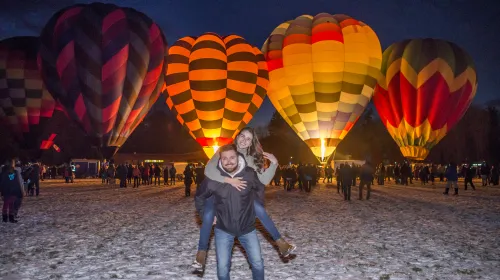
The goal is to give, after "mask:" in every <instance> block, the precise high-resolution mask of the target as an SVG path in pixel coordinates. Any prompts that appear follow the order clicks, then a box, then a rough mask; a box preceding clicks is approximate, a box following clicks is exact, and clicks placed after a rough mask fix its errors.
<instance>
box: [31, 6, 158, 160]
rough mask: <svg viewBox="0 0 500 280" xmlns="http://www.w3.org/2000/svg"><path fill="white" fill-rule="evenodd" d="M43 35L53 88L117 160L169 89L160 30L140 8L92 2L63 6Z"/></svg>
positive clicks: (44, 63) (45, 68) (45, 67)
mask: <svg viewBox="0 0 500 280" xmlns="http://www.w3.org/2000/svg"><path fill="white" fill-rule="evenodd" d="M40 38H41V41H42V47H41V51H40V57H41V60H40V69H41V72H42V78H43V80H44V81H45V84H46V85H47V88H48V89H49V90H50V92H51V93H53V94H54V95H55V96H56V98H57V99H58V100H59V101H61V103H62V104H63V106H64V107H65V108H66V109H67V111H68V112H69V114H70V116H71V117H72V118H73V119H74V120H75V121H77V122H78V123H79V124H80V125H81V127H82V128H83V129H84V131H85V132H86V133H87V134H88V135H89V136H91V137H92V138H94V139H95V140H96V141H95V143H93V144H95V145H96V146H98V147H100V149H101V152H102V154H103V155H104V157H106V158H109V157H111V156H112V155H113V154H114V153H115V152H116V150H117V149H118V148H119V147H120V146H121V145H122V144H123V143H124V142H125V141H126V139H127V138H128V137H129V136H130V134H131V133H132V132H133V131H134V129H135V128H136V127H137V126H138V125H139V124H140V123H141V122H142V120H143V119H144V117H145V116H146V114H147V112H148V111H149V109H150V108H151V106H152V105H153V104H154V103H155V101H156V100H157V99H158V97H159V94H160V91H161V89H162V87H163V75H162V72H163V67H164V60H165V44H166V42H165V39H164V36H163V34H162V32H161V30H160V28H159V27H158V26H157V25H156V24H155V23H154V22H153V21H152V20H151V19H150V18H148V17H147V16H146V15H144V14H142V13H140V12H138V11H136V10H133V9H130V8H121V7H118V6H115V5H112V4H102V3H93V4H90V5H75V6H72V7H69V8H66V9H63V10H61V11H59V12H58V13H56V14H55V15H54V16H53V17H52V18H51V19H50V20H49V22H48V23H47V24H46V26H45V27H44V29H43V31H42V35H41V37H40Z"/></svg>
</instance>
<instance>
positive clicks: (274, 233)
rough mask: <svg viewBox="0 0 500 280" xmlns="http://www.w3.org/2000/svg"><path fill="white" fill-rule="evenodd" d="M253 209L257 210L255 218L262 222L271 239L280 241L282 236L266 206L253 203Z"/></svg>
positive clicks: (256, 202)
mask: <svg viewBox="0 0 500 280" xmlns="http://www.w3.org/2000/svg"><path fill="white" fill-rule="evenodd" d="M253 208H254V209H255V216H257V218H259V220H260V222H261V223H262V225H263V226H264V228H265V229H266V230H267V232H269V234H270V235H271V237H272V238H273V240H274V241H276V240H278V239H280V238H281V234H280V233H279V231H278V229H277V228H276V226H275V225H274V222H273V220H271V217H269V215H268V214H267V211H266V209H265V208H264V206H263V205H262V204H261V203H259V202H258V201H256V200H255V201H254V202H253Z"/></svg>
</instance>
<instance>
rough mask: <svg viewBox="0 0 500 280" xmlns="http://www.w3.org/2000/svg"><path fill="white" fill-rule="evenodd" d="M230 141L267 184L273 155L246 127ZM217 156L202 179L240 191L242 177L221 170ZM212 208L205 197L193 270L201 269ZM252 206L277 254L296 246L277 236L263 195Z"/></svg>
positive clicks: (274, 162)
mask: <svg viewBox="0 0 500 280" xmlns="http://www.w3.org/2000/svg"><path fill="white" fill-rule="evenodd" d="M234 143H235V144H236V148H237V151H238V152H239V153H240V154H241V155H242V156H243V157H244V161H245V163H246V165H247V166H248V167H250V168H252V169H254V170H255V171H256V172H257V178H258V179H259V181H260V182H261V183H262V184H264V186H266V185H268V184H269V183H270V182H271V180H272V179H273V178H274V172H275V171H276V168H277V166H278V160H277V159H276V157H274V155H272V154H269V153H265V152H264V151H263V150H262V146H261V145H260V142H259V139H258V138H257V135H256V134H255V131H254V130H253V129H252V128H250V127H245V128H243V129H242V130H241V131H240V132H239V134H238V135H237V136H236V138H235V141H234ZM220 158H221V157H220V153H219V152H217V153H216V154H215V155H214V156H213V157H212V158H211V159H210V160H209V162H208V163H207V165H206V166H205V176H206V179H209V180H211V181H217V182H218V183H220V184H223V185H221V186H231V187H233V188H235V189H236V190H237V191H241V192H243V191H244V190H245V189H246V188H247V185H248V182H247V181H246V179H245V178H243V177H240V176H236V177H231V176H227V174H225V173H221V170H220V169H221V168H220V164H221V161H220ZM265 159H267V160H269V161H270V164H269V167H268V168H267V169H265V170H264V168H263V166H264V161H265ZM291 172H292V173H294V174H295V171H294V170H293V169H291ZM294 176H295V175H294ZM287 177H288V176H287ZM214 207H215V206H214V199H213V198H208V199H207V201H206V202H205V203H204V210H203V215H202V216H201V217H202V226H201V229H200V240H199V243H198V252H197V254H196V259H195V261H194V262H193V267H195V268H197V269H203V268H204V267H205V261H206V255H207V250H208V243H209V240H210V232H211V230H212V223H213V220H214V216H215V211H214ZM254 208H255V213H256V216H257V218H259V220H260V221H261V223H262V225H263V226H264V228H265V229H266V230H267V232H269V233H270V235H271V237H272V238H273V240H274V241H275V242H276V245H278V248H279V251H280V254H281V255H282V256H283V257H287V256H288V255H289V254H290V253H291V252H293V251H294V250H295V249H296V246H295V245H292V244H290V243H288V242H287V241H285V240H284V239H283V238H282V237H281V234H280V232H279V231H278V229H277V228H276V226H275V224H274V222H273V221H272V219H271V218H270V217H269V214H267V212H266V210H265V208H264V197H263V195H262V196H260V197H258V199H257V200H256V201H255V203H254Z"/></svg>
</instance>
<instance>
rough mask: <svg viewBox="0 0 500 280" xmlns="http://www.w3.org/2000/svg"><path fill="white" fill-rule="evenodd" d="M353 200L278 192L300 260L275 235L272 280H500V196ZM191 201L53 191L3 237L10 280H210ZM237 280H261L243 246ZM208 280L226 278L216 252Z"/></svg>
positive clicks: (92, 185)
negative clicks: (288, 255)
mask: <svg viewBox="0 0 500 280" xmlns="http://www.w3.org/2000/svg"><path fill="white" fill-rule="evenodd" d="M353 190H354V191H353V201H352V202H351V203H346V202H344V201H343V200H342V198H341V196H340V195H338V194H337V191H336V187H334V186H325V185H321V186H319V187H316V188H315V189H313V191H312V193H309V194H306V193H300V192H298V191H292V192H285V191H283V189H282V188H280V187H268V191H267V195H266V207H267V209H268V212H269V214H270V215H271V217H272V218H273V219H274V221H275V223H276V224H277V226H278V228H279V229H280V231H281V233H282V234H283V235H284V236H285V237H286V239H288V240H290V241H292V242H294V243H295V244H296V245H297V246H298V249H297V251H296V256H295V258H293V259H292V260H288V261H287V260H282V259H280V257H279V255H278V252H277V250H276V249H275V247H273V243H272V242H271V241H270V239H269V238H268V237H267V234H266V233H265V232H264V233H263V234H262V235H261V236H260V239H261V247H262V250H263V258H264V262H265V266H266V276H267V279H289V280H292V279H297V280H299V279H300V280H309V279H500V188H498V187H496V188H494V187H490V188H489V189H485V188H482V187H479V189H478V190H477V191H475V192H474V191H471V190H469V191H466V192H465V191H464V190H463V187H462V186H461V189H460V195H459V196H452V195H450V196H444V195H442V191H443V186H442V185H439V186H437V187H436V188H432V187H431V186H426V187H421V186H420V185H419V184H418V183H417V184H415V185H413V186H410V187H402V186H394V185H389V186H384V187H381V186H375V188H374V193H372V198H371V200H369V201H365V200H363V201H359V200H357V190H356V189H353ZM193 193H194V190H193ZM183 194H184V191H183V187H182V186H181V185H180V184H178V185H177V186H175V187H171V186H169V187H164V186H161V187H151V186H146V187H141V188H139V189H131V188H127V189H118V188H116V187H111V186H106V185H101V184H100V182H99V181H97V180H84V181H83V180H79V181H77V182H76V183H75V184H64V183H62V181H45V182H42V189H41V196H40V197H38V198H33V197H27V198H25V200H24V205H23V208H22V209H21V213H20V216H21V217H20V223H19V224H10V223H9V224H1V226H0V279H199V278H198V277H197V276H195V275H192V274H191V268H190V264H191V262H192V260H193V258H194V255H195V252H196V247H197V242H198V233H199V225H198V223H197V218H196V215H195V212H194V204H193V198H192V197H191V198H185V197H184V196H183ZM212 244H213V242H212ZM231 276H232V278H233V279H237V280H239V279H251V271H250V269H249V266H248V264H247V262H246V259H245V257H244V255H243V253H242V251H241V249H239V247H235V250H234V256H233V264H232V273H231ZM204 279H216V262H215V251H214V250H213V248H212V250H210V252H209V257H208V266H207V270H206V274H205V278H204Z"/></svg>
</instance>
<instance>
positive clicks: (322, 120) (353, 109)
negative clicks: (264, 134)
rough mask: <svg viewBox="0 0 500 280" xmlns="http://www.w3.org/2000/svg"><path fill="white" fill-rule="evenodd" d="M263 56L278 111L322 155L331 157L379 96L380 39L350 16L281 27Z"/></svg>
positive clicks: (298, 21)
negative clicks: (377, 95)
mask: <svg viewBox="0 0 500 280" xmlns="http://www.w3.org/2000/svg"><path fill="white" fill-rule="evenodd" d="M262 52H263V53H264V55H265V57H266V60H267V62H268V67H269V89H268V96H269V99H270V100H271V102H272V103H273V105H274V107H275V108H276V110H277V111H278V112H279V113H280V114H281V116H282V117H283V118H284V119H285V121H286V122H287V123H288V124H289V125H290V127H291V128H292V129H293V130H294V131H295V132H296V133H297V135H298V136H299V137H300V138H301V139H302V140H303V141H304V142H305V143H306V144H307V145H308V146H309V147H310V148H311V150H312V152H313V153H314V155H315V156H316V157H318V158H321V159H324V158H325V157H327V156H329V155H330V154H332V153H333V152H334V151H335V149H336V147H337V145H338V144H339V142H340V141H341V140H342V139H343V138H344V137H345V136H346V135H347V133H348V132H349V130H350V129H351V128H352V127H353V125H354V124H355V123H356V121H357V120H358V118H359V116H360V115H361V113H362V112H363V111H364V109H365V107H366V105H367V104H368V102H369V101H370V98H371V96H372V94H373V90H374V88H375V85H376V77H377V75H378V73H379V70H380V64H381V59H382V49H381V47H380V42H379V40H378V37H377V35H376V34H375V32H374V31H373V30H372V29H371V28H370V27H369V26H368V25H366V24H365V23H363V22H361V21H358V20H355V19H353V18H350V17H348V16H346V15H330V14H326V13H322V14H318V15H316V16H310V15H303V16H299V17H297V18H296V19H294V20H291V21H288V22H285V23H282V24H280V25H279V26H278V27H276V29H274V31H273V32H272V33H271V35H270V36H269V38H268V39H267V40H266V42H265V43H264V46H263V47H262Z"/></svg>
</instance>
